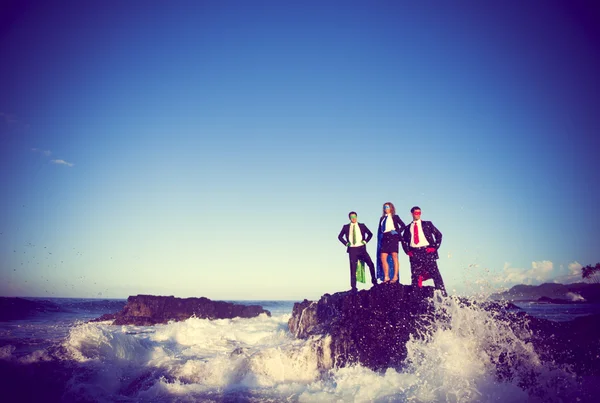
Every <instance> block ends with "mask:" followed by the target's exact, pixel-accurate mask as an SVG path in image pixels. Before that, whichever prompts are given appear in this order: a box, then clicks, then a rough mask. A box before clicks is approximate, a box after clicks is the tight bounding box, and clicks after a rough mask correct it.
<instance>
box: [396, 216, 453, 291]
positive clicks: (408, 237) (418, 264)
mask: <svg viewBox="0 0 600 403" xmlns="http://www.w3.org/2000/svg"><path fill="white" fill-rule="evenodd" d="M410 212H411V213H412V216H413V222H411V223H410V224H409V225H407V226H406V228H405V229H404V232H403V234H402V249H404V252H405V253H406V254H407V255H408V256H409V258H410V271H411V283H412V285H413V286H418V287H422V284H421V283H422V281H423V280H427V279H429V278H431V279H433V283H434V285H435V288H437V289H439V290H441V291H442V294H443V295H447V294H446V287H444V281H443V280H442V275H441V274H440V270H439V269H438V265H437V259H439V255H438V252H437V251H438V249H439V248H440V245H441V244H442V233H441V232H440V231H439V230H438V229H437V228H436V227H435V226H434V225H433V223H432V222H431V221H422V220H421V208H420V207H418V206H415V207H413V208H412V209H410Z"/></svg>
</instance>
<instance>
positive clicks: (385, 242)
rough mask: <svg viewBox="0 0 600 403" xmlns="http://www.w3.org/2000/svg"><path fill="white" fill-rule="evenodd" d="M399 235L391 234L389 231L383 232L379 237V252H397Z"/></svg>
mask: <svg viewBox="0 0 600 403" xmlns="http://www.w3.org/2000/svg"><path fill="white" fill-rule="evenodd" d="M399 242H400V236H399V235H398V234H396V235H393V234H392V233H391V232H384V233H383V238H381V250H380V252H381V253H398V243H399Z"/></svg>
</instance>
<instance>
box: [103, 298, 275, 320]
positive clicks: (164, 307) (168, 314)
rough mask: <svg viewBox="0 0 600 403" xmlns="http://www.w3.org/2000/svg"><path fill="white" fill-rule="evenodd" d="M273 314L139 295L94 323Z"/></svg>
mask: <svg viewBox="0 0 600 403" xmlns="http://www.w3.org/2000/svg"><path fill="white" fill-rule="evenodd" d="M262 313H265V314H267V315H269V316H271V313H270V312H269V311H267V310H265V309H263V308H262V307H261V306H259V305H241V304H234V303H231V302H224V301H211V300H210V299H208V298H204V297H200V298H176V297H173V296H168V297H165V296H156V295H136V296H130V297H129V298H127V304H126V305H125V307H124V308H123V309H122V310H121V311H120V312H117V313H115V314H105V315H102V316H101V317H100V318H97V319H94V320H92V322H101V321H108V320H112V321H113V322H112V324H113V325H136V326H152V325H156V324H165V323H168V322H169V321H176V322H178V321H182V320H186V319H188V318H191V317H192V316H195V317H197V318H200V319H232V318H238V317H239V318H253V317H255V316H258V315H260V314H262Z"/></svg>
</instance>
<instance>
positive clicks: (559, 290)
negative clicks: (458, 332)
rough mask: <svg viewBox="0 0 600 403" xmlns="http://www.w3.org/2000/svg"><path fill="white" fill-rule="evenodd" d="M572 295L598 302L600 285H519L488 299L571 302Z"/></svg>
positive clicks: (599, 300) (599, 299)
mask: <svg viewBox="0 0 600 403" xmlns="http://www.w3.org/2000/svg"><path fill="white" fill-rule="evenodd" d="M573 295H578V296H580V297H581V298H583V299H584V300H585V301H587V302H600V284H588V283H573V284H557V283H545V284H540V285H525V284H519V285H515V286H514V287H512V288H511V289H510V290H508V291H505V292H502V293H496V294H492V295H491V296H490V299H493V300H507V301H537V300H538V299H539V298H542V297H547V298H552V299H564V300H570V301H571V302H574V301H573Z"/></svg>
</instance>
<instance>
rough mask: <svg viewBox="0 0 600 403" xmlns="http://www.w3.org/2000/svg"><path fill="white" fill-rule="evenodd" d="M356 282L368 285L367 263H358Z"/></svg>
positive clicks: (360, 261)
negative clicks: (366, 278)
mask: <svg viewBox="0 0 600 403" xmlns="http://www.w3.org/2000/svg"><path fill="white" fill-rule="evenodd" d="M356 281H359V282H361V283H366V281H365V262H363V261H362V260H359V261H358V262H357V263H356Z"/></svg>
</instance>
